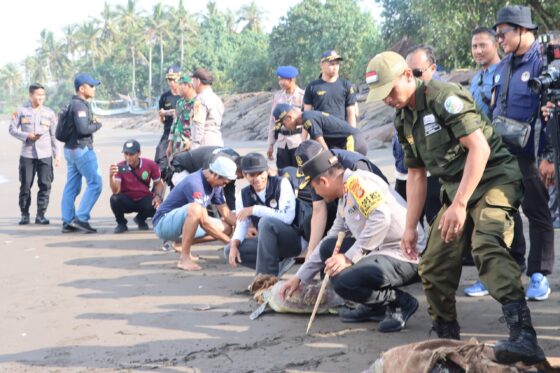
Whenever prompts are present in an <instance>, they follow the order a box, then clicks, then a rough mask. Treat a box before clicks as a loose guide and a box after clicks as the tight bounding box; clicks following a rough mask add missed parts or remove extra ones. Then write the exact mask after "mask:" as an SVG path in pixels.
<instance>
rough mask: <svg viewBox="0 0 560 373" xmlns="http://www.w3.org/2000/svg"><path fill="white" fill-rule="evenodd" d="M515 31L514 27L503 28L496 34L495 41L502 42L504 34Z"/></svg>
mask: <svg viewBox="0 0 560 373" xmlns="http://www.w3.org/2000/svg"><path fill="white" fill-rule="evenodd" d="M515 29H517V27H515V26H509V27H504V28H503V29H501V30H499V31H497V32H496V39H498V40H503V39H504V37H505V36H506V34H507V33H508V32H510V31H513V30H515Z"/></svg>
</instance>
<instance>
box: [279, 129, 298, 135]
mask: <svg viewBox="0 0 560 373" xmlns="http://www.w3.org/2000/svg"><path fill="white" fill-rule="evenodd" d="M278 133H280V134H282V135H284V136H291V135H298V134H301V127H298V128H296V130H295V131H290V130H287V129H285V128H282V129H281V130H280V131H278Z"/></svg>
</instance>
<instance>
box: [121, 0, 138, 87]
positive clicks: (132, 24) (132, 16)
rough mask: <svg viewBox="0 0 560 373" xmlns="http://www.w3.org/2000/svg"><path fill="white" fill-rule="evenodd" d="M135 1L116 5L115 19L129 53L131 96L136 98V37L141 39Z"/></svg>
mask: <svg viewBox="0 0 560 373" xmlns="http://www.w3.org/2000/svg"><path fill="white" fill-rule="evenodd" d="M136 1H137V0H128V2H127V4H126V6H122V5H117V19H118V24H119V28H120V30H121V32H123V33H124V40H123V41H124V45H125V46H126V49H127V51H128V52H129V53H130V59H131V64H132V87H131V91H132V92H131V96H132V97H136V57H137V56H138V50H139V48H138V46H137V42H138V36H139V35H140V37H141V32H142V31H141V27H142V19H141V17H140V16H141V12H140V11H138V10H137V8H138V6H137V2H136Z"/></svg>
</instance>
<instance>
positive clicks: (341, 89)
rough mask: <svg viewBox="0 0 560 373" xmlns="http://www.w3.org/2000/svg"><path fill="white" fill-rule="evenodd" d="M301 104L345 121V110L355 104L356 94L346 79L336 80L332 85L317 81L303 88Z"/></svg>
mask: <svg viewBox="0 0 560 373" xmlns="http://www.w3.org/2000/svg"><path fill="white" fill-rule="evenodd" d="M303 103H304V104H305V105H311V106H313V110H317V111H324V112H325V113H329V114H332V115H334V116H335V117H337V118H339V119H342V120H346V119H347V118H346V108H347V107H349V106H352V105H354V104H355V103H356V92H355V90H354V87H353V86H352V83H350V82H349V81H348V80H346V79H342V78H338V79H337V80H336V82H334V83H329V82H325V81H324V80H323V79H317V80H314V81H312V82H311V83H309V84H308V85H307V87H306V88H305V94H304V96H303Z"/></svg>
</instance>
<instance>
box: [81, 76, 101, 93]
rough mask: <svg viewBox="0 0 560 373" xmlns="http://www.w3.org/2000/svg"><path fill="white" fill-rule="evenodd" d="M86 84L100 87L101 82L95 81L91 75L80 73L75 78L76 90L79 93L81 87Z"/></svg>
mask: <svg viewBox="0 0 560 373" xmlns="http://www.w3.org/2000/svg"><path fill="white" fill-rule="evenodd" d="M84 84H89V85H91V86H98V85H99V84H101V82H100V81H99V80H96V79H93V77H92V76H91V75H89V74H85V73H79V74H78V75H76V77H75V78H74V88H75V89H76V91H77V90H78V88H80V86H82V85H84Z"/></svg>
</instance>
